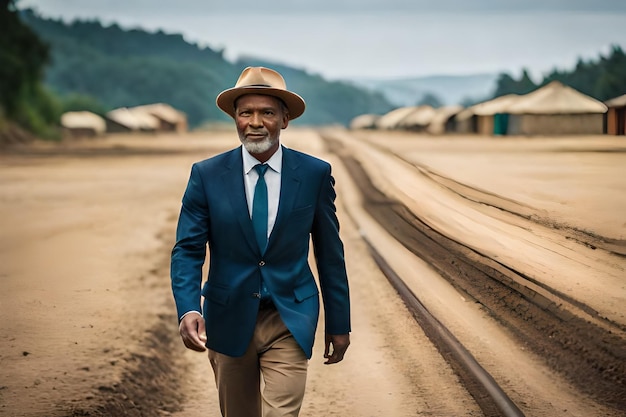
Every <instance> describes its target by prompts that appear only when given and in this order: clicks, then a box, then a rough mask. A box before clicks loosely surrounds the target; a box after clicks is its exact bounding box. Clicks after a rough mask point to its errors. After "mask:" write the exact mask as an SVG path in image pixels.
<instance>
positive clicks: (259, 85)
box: [246, 84, 272, 88]
mask: <svg viewBox="0 0 626 417" xmlns="http://www.w3.org/2000/svg"><path fill="white" fill-rule="evenodd" d="M246 87H270V88H271V87H272V86H271V85H269V84H250V85H247V86H246Z"/></svg>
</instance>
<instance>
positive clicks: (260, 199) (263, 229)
mask: <svg viewBox="0 0 626 417" xmlns="http://www.w3.org/2000/svg"><path fill="white" fill-rule="evenodd" d="M267 168H268V165H267V164H262V165H261V164H258V165H255V166H254V169H256V172H258V173H259V179H258V180H257V182H256V186H255V187H254V199H253V200H252V227H253V228H254V236H255V237H256V241H257V243H258V244H259V249H261V255H262V254H264V253H265V248H266V247H267V218H268V210H267V184H266V183H265V171H267ZM260 298H261V300H269V299H270V293H269V291H268V290H267V286H266V285H265V282H263V279H262V278H261V291H260Z"/></svg>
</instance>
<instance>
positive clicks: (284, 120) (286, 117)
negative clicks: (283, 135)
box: [281, 114, 289, 129]
mask: <svg viewBox="0 0 626 417" xmlns="http://www.w3.org/2000/svg"><path fill="white" fill-rule="evenodd" d="M287 126H289V115H288V114H285V115H284V116H283V127H281V129H287Z"/></svg>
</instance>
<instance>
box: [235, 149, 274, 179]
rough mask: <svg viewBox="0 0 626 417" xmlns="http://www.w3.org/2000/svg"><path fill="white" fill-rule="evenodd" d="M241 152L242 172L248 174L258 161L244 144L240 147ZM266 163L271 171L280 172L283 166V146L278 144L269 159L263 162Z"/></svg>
mask: <svg viewBox="0 0 626 417" xmlns="http://www.w3.org/2000/svg"><path fill="white" fill-rule="evenodd" d="M241 154H242V156H243V172H244V174H246V175H247V174H248V173H249V172H250V171H251V170H252V169H253V168H254V166H255V165H258V164H259V163H260V162H259V160H258V159H256V158H255V157H254V156H252V154H251V153H250V152H248V150H247V149H246V147H245V146H242V147H241ZM265 163H266V164H267V165H269V166H270V168H272V170H273V171H276V172H278V173H279V174H280V171H281V169H282V167H283V146H282V145H280V146H279V147H278V149H277V150H276V152H274V155H272V156H271V158H270V159H268V160H267V162H265Z"/></svg>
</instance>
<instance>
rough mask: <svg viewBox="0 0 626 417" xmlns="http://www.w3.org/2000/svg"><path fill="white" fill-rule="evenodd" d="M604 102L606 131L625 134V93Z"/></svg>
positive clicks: (610, 133) (612, 133)
mask: <svg viewBox="0 0 626 417" xmlns="http://www.w3.org/2000/svg"><path fill="white" fill-rule="evenodd" d="M604 104H606V106H607V107H608V112H607V114H606V133H608V134H609V135H626V94H624V95H621V96H619V97H615V98H612V99H611V100H608V101H605V102H604Z"/></svg>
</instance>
